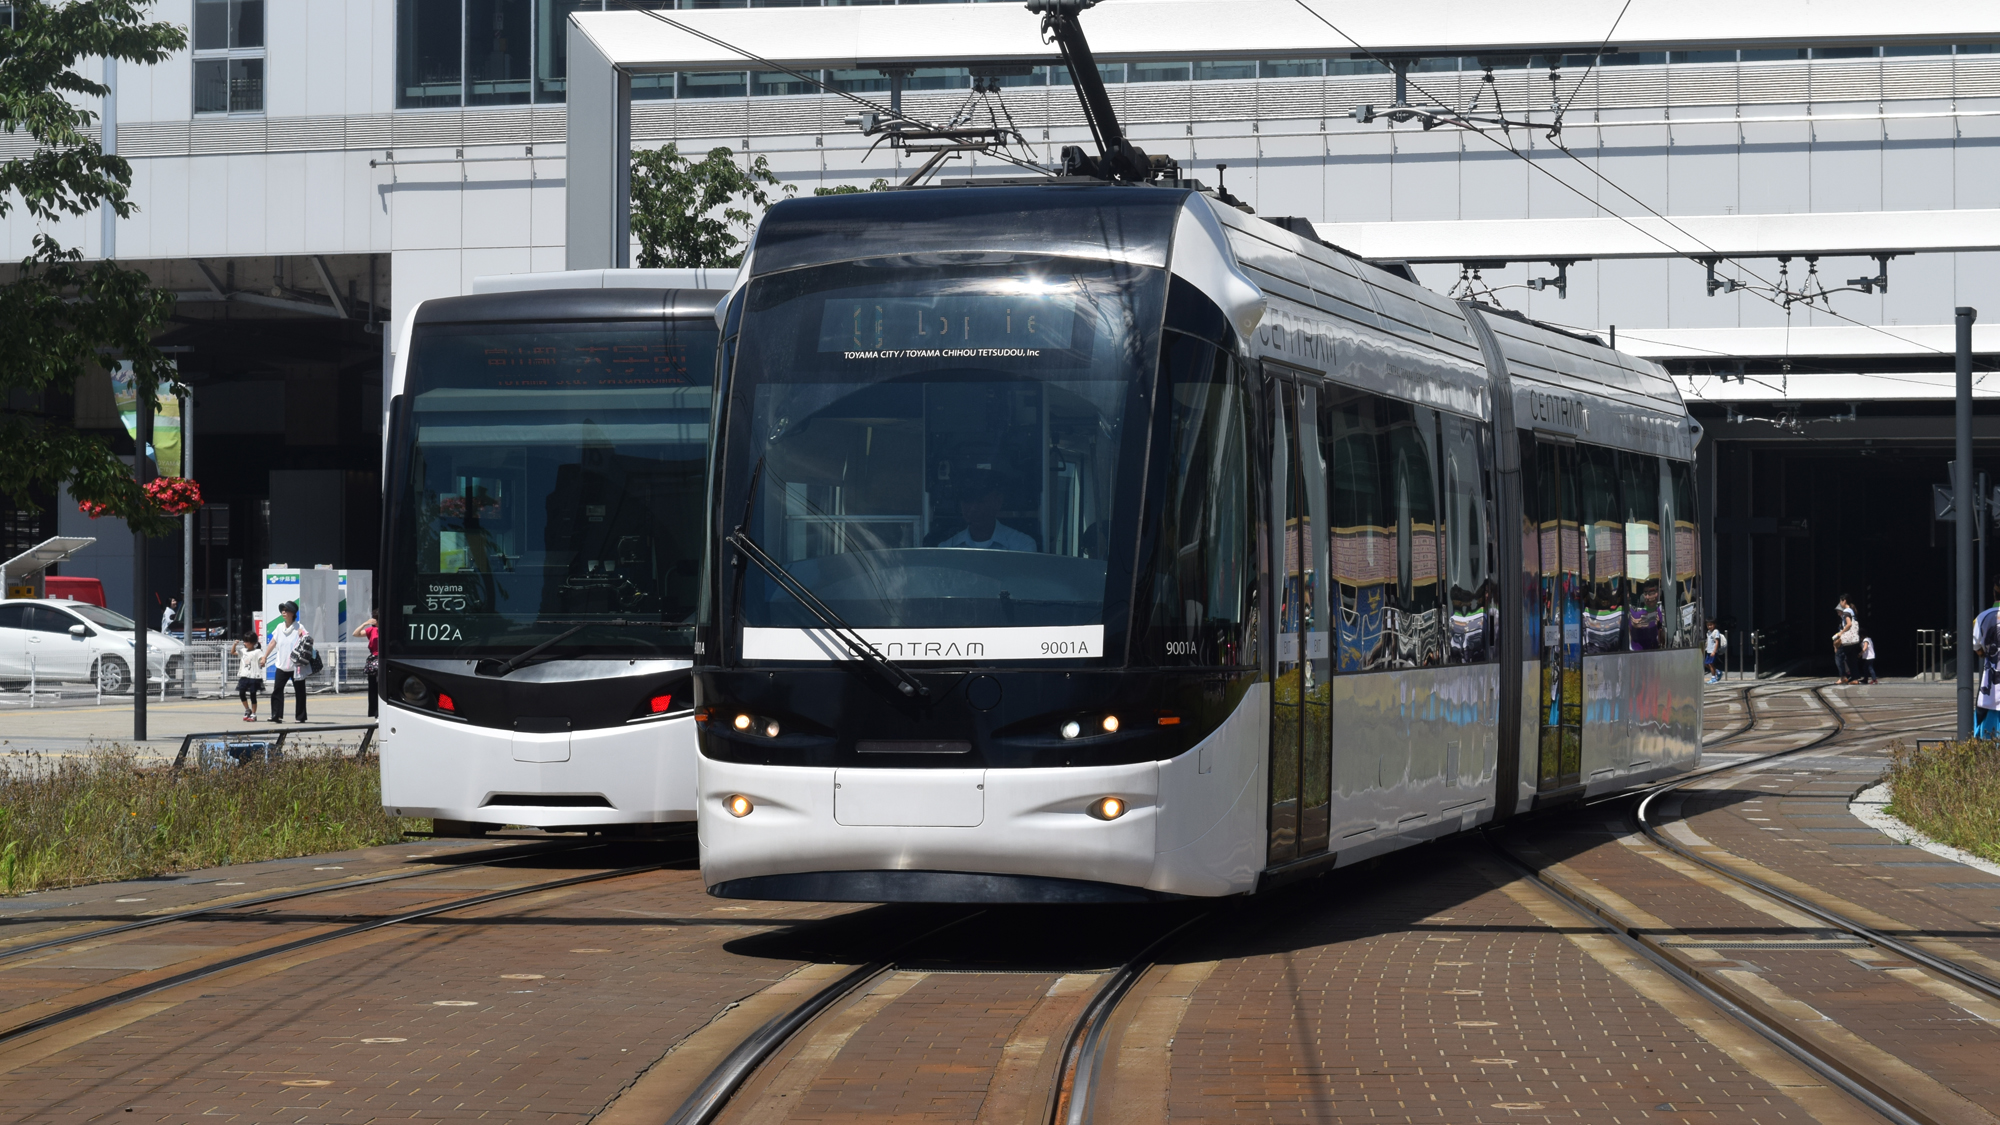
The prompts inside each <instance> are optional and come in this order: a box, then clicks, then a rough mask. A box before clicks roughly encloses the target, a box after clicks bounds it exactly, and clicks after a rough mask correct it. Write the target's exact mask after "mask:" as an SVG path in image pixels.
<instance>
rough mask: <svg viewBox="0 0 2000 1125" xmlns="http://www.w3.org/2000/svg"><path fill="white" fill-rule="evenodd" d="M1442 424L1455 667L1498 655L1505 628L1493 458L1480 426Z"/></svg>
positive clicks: (1447, 418) (1450, 652)
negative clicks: (1491, 492)
mask: <svg viewBox="0 0 2000 1125" xmlns="http://www.w3.org/2000/svg"><path fill="white" fill-rule="evenodd" d="M1442 421H1443V426H1442V431H1443V434H1442V437H1443V451H1444V490H1445V519H1444V538H1445V548H1446V549H1445V568H1446V571H1447V574H1448V576H1449V581H1448V582H1447V584H1446V585H1447V588H1448V589H1449V591H1450V597H1451V629H1450V636H1449V638H1448V642H1447V654H1446V655H1447V659H1448V660H1450V661H1451V662H1452V663H1454V664H1476V663H1479V662H1480V661H1483V660H1487V659H1489V658H1490V657H1491V656H1492V655H1493V646H1494V643H1495V642H1496V641H1497V640H1498V638H1499V628H1500V605H1499V590H1498V589H1497V588H1496V587H1495V585H1494V572H1495V571H1496V570H1497V569H1498V567H1497V565H1496V561H1495V554H1496V541H1495V539H1494V528H1493V504H1492V498H1491V497H1490V496H1488V495H1487V485H1486V482H1487V480H1488V472H1487V470H1488V469H1489V468H1490V463H1491V460H1492V458H1491V455H1490V452H1489V449H1488V443H1487V441H1486V431H1485V430H1484V429H1483V428H1482V427H1481V426H1480V425H1479V423H1477V422H1475V421H1473V420H1471V419H1469V418H1460V417H1458V416H1456V415H1452V414H1446V415H1443V416H1442Z"/></svg>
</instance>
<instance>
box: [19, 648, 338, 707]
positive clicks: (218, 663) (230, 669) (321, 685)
mask: <svg viewBox="0 0 2000 1125" xmlns="http://www.w3.org/2000/svg"><path fill="white" fill-rule="evenodd" d="M229 644H230V642H228V641H226V640H217V641H210V640H202V639H199V638H197V639H196V640H194V641H193V642H191V643H189V644H188V645H187V646H186V648H185V650H184V652H183V654H182V655H181V656H179V657H178V658H177V659H176V662H175V664H174V667H173V671H174V673H175V674H174V675H173V677H172V678H167V677H166V676H164V674H163V673H164V672H165V671H166V669H164V668H162V667H160V666H158V665H157V664H149V665H148V667H147V669H146V694H147V695H149V696H153V697H155V698H159V699H220V698H227V697H230V696H234V695H235V694H236V671H237V658H236V657H234V656H231V655H229ZM319 649H320V654H321V655H322V656H323V657H324V658H325V660H326V667H325V668H324V669H322V670H321V671H320V673H319V675H317V676H310V677H307V678H306V680H305V681H304V683H305V685H306V691H307V693H308V694H311V695H345V694H348V693H351V692H362V691H367V690H368V678H367V675H366V673H365V672H364V671H363V669H364V668H365V667H366V666H367V663H368V644H367V642H365V641H360V640H349V641H338V642H334V643H332V644H322V645H320V646H319ZM27 671H28V675H27V678H26V679H25V680H24V681H21V687H20V690H19V692H8V693H7V694H8V695H9V696H13V695H17V694H18V695H21V696H24V697H25V702H26V706H29V707H34V706H36V705H37V704H42V703H56V702H61V701H65V700H72V701H73V700H79V699H95V700H102V699H103V698H104V697H105V694H106V693H105V692H104V691H103V690H102V687H103V685H102V684H101V683H99V682H98V681H96V680H95V679H89V680H49V679H45V678H43V676H42V675H41V670H40V669H39V668H38V667H36V662H35V660H34V658H33V657H32V656H31V657H29V662H28V669H27ZM270 689H271V673H270V671H269V670H268V669H267V670H266V671H265V673H264V687H263V688H262V689H261V690H263V691H264V692H266V693H268V692H269V691H270ZM131 694H132V692H131V688H130V687H129V686H128V687H126V688H124V689H123V690H120V691H118V692H116V693H113V694H112V698H114V699H118V698H126V699H129V698H131Z"/></svg>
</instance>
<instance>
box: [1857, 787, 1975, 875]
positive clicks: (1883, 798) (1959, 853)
mask: <svg viewBox="0 0 2000 1125" xmlns="http://www.w3.org/2000/svg"><path fill="white" fill-rule="evenodd" d="M1847 811H1848V812H1850V813H1853V814H1854V818H1855V819H1856V820H1859V821H1860V822H1861V823H1863V824H1865V825H1867V826H1868V827H1870V828H1873V829H1874V830H1876V831H1877V832H1880V833H1882V834H1883V835H1884V836H1887V837H1889V838H1890V839H1891V840H1894V841H1896V842H1897V843H1901V844H1908V845H1910V846H1911V847H1913V848H1922V849H1923V850H1924V851H1927V852H1929V853H1931V854H1932V855H1939V856H1943V857H1944V858H1946V859H1950V860H1956V861H1957V862H1959V863H1963V864H1965V865H1966V866H1967V867H1976V868H1978V869H1979V870H1981V871H1984V872H1986V873H1987V874H1988V875H2000V863H1994V862H1992V861H1990V860H1985V859H1981V858H1979V857H1978V856H1976V855H1973V854H1972V853H1971V852H1968V851H1965V850H1964V849H1962V848H1954V847H1952V846H1951V845H1950V844H1944V843H1939V842H1938V841H1936V840H1933V839H1931V838H1930V837H1929V836H1926V835H1924V834H1923V833H1921V832H1919V831H1917V830H1916V829H1914V828H1912V827H1910V826H1909V825H1907V824H1905V823H1903V822H1902V821H1901V820H1898V819H1896V818H1895V817H1893V816H1891V815H1889V783H1888V782H1886V781H1885V782H1882V783H1881V784H1879V785H1872V786H1870V787H1868V788H1866V789H1863V790H1862V791H1861V792H1859V793H1856V794H1855V795H1854V799H1853V800H1852V801H1849V802H1848V803H1847Z"/></svg>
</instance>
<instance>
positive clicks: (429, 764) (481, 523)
mask: <svg viewBox="0 0 2000 1125" xmlns="http://www.w3.org/2000/svg"><path fill="white" fill-rule="evenodd" d="M557 280H559V281H561V282H563V283H566V284H571V285H578V286H581V284H582V282H591V283H592V284H591V286H590V287H575V288H565V289H548V290H540V291H523V292H494V293H484V294H476V295H473V296H467V297H452V298H446V299H441V300H433V301H426V302H424V303H423V304H421V305H419V306H418V307H417V308H416V310H415V311H414V312H413V313H412V314H411V316H410V318H409V328H408V330H407V335H406V336H405V338H404V339H403V340H402V341H401V348H400V350H399V352H398V355H397V362H396V369H395V376H394V378H395V383H394V387H393V388H392V394H393V395H394V397H393V399H392V402H391V408H390V427H389V438H388V442H387V447H388V450H389V463H388V471H387V474H386V478H385V479H386V490H385V491H386V496H385V505H384V508H385V531H384V536H383V543H384V559H383V563H382V567H381V569H380V570H379V571H378V573H379V574H381V575H382V576H383V577H382V578H381V579H378V581H380V582H381V583H382V585H381V586H380V587H378V590H379V595H378V601H379V604H380V615H379V620H380V624H381V630H382V631H381V638H382V645H381V647H382V655H381V670H380V672H379V674H378V675H377V691H378V692H379V694H380V697H381V703H382V705H383V712H382V718H381V755H382V795H383V805H384V806H385V807H386V808H388V809H389V810H390V811H391V812H392V813H394V814H397V815H403V816H419V817H432V818H435V819H436V823H437V829H438V832H439V833H440V834H443V835H452V834H462V833H468V832H470V833H477V832H479V831H482V830H484V829H486V828H490V827H495V826H498V825H501V824H521V825H529V826H534V827H543V828H554V829H579V828H581V829H592V830H620V831H639V830H644V829H646V828H647V827H649V826H658V825H662V824H666V823H669V822H675V821H683V822H684V821H690V820H693V819H694V814H695V761H694V759H695V748H694V735H693V729H692V726H693V724H692V720H691V715H692V712H693V706H694V701H693V694H692V685H691V684H690V682H689V675H690V674H689V667H690V664H691V662H692V656H693V653H694V622H693V619H694V614H695V609H696V604H697V602H698V600H699V591H700V574H701V564H700V559H701V548H702V539H701V537H702V534H703V524H704V518H703V515H702V501H703V477H704V474H705V472H706V463H707V457H708V427H709V413H710V410H711V388H712V385H713V382H714V370H715V354H716V339H717V336H716V329H715V320H714V314H715V304H716V301H717V299H718V298H720V297H721V296H722V293H720V292H717V291H706V290H692V289H672V288H660V287H659V286H660V284H661V280H662V279H660V278H659V277H657V276H649V275H648V274H647V272H646V271H622V276H621V274H620V273H610V274H607V275H605V276H603V277H598V276H596V275H592V276H591V277H587V278H583V279H581V281H579V279H578V278H577V277H574V276H571V277H564V278H559V279H557ZM603 286H612V287H603Z"/></svg>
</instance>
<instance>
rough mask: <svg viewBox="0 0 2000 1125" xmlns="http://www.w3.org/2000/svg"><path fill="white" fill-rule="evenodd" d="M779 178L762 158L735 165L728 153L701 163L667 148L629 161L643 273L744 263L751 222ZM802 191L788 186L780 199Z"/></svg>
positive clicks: (716, 151) (720, 151) (714, 152)
mask: <svg viewBox="0 0 2000 1125" xmlns="http://www.w3.org/2000/svg"><path fill="white" fill-rule="evenodd" d="M777 185H778V177H777V176H776V175H775V174H773V173H772V171H771V165H770V163H769V162H768V161H766V160H765V159H764V158H763V157H761V156H759V157H756V158H754V159H752V160H750V161H749V163H748V166H747V167H745V166H739V165H738V164H737V163H736V154H735V153H734V152H731V151H730V150H729V149H728V148H727V147H726V146H724V147H717V148H712V149H709V150H708V155H707V156H705V157H703V158H701V159H700V160H690V159H688V158H687V157H685V156H682V155H681V150H680V148H679V146H677V145H675V144H672V143H671V142H670V143H668V144H667V146H666V147H664V148H656V149H652V150H650V151H647V152H635V153H633V154H632V233H633V234H635V235H638V236H639V268H640V269H660V268H663V267H675V266H734V265H739V264H741V263H742V261H743V252H742V251H741V250H739V249H738V247H740V246H742V245H743V238H742V237H741V236H739V235H738V234H737V232H738V231H739V230H740V231H742V232H743V235H748V234H749V233H750V221H751V220H752V219H753V218H755V217H756V216H755V215H753V214H752V213H751V212H750V210H749V208H751V207H755V208H757V209H758V210H759V211H762V210H763V209H764V208H766V207H769V206H770V205H771V198H770V193H768V192H766V191H765V190H764V189H765V188H766V187H776V186H777ZM796 190H797V189H796V188H794V187H793V186H792V185H790V184H786V185H784V187H783V188H782V189H781V192H780V194H782V195H784V196H786V197H788V198H789V197H790V196H791V195H792V193H793V192H794V191H796Z"/></svg>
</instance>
